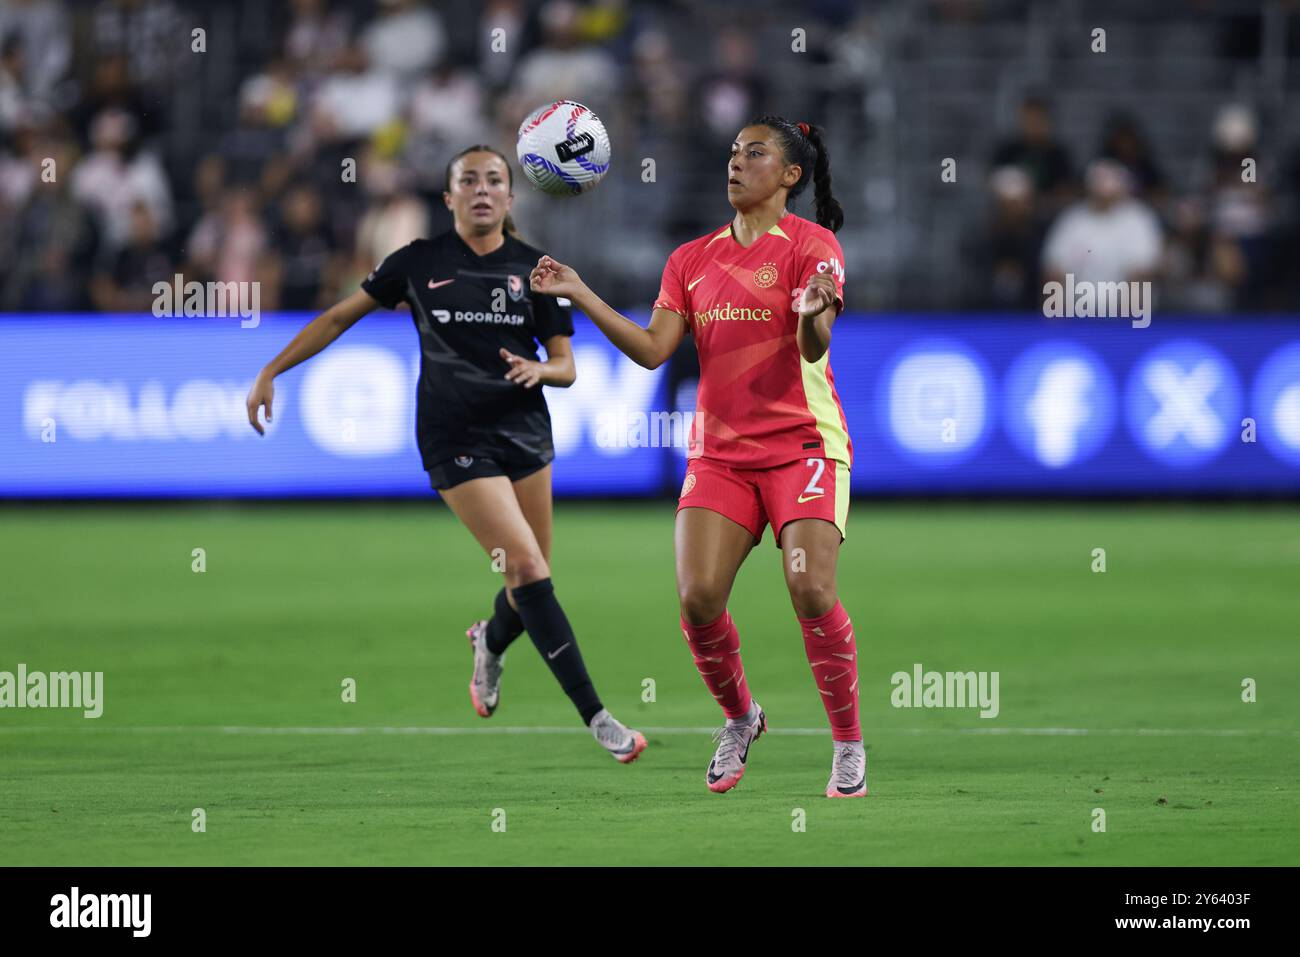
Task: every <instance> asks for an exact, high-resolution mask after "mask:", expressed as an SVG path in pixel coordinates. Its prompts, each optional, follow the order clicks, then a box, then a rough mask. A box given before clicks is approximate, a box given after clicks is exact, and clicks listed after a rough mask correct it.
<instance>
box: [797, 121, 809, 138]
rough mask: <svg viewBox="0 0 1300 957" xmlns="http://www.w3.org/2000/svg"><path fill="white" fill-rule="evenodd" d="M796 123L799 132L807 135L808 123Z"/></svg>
mask: <svg viewBox="0 0 1300 957" xmlns="http://www.w3.org/2000/svg"><path fill="white" fill-rule="evenodd" d="M797 125H798V127H799V132H801V133H803V135H804V136H807V135H808V124H807V123H799V124H797Z"/></svg>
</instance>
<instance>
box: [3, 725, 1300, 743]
mask: <svg viewBox="0 0 1300 957" xmlns="http://www.w3.org/2000/svg"><path fill="white" fill-rule="evenodd" d="M638 730H640V731H642V732H644V733H645V734H660V735H672V734H713V733H714V732H715V731H716V730H717V728H716V726H715V727H698V728H692V727H672V728H656V727H645V726H642V727H640V728H639V729H638ZM829 730H830V729H829V728H780V727H777V728H772V729H770V730H769V731H768V732H767V733H768V734H777V735H825V734H828V733H829ZM67 731H76V732H81V731H93V732H97V733H102V734H244V735H359V734H414V735H421V734H424V735H435V736H446V737H458V736H467V735H483V734H489V735H490V734H590V733H591V732H590V731H589V730H588V729H587V728H584V727H581V726H570V725H565V726H563V727H546V726H538V727H512V726H509V725H493V726H484V727H459V728H458V727H420V726H406V727H383V726H362V727H279V726H263V727H254V726H240V725H162V726H132V725H109V724H98V723H91V722H89V721H87V722H86V723H85V724H78V725H59V726H57V727H50V726H46V727H42V726H40V725H24V726H21V727H8V728H6V727H3V726H0V734H49V733H60V732H67ZM889 734H909V735H930V734H936V735H962V734H974V735H981V734H988V735H1013V736H1016V735H1020V736H1029V737H1032V736H1048V737H1054V736H1066V737H1088V736H1095V737H1138V738H1142V737H1157V738H1159V737H1168V738H1244V737H1259V736H1270V735H1272V736H1283V737H1300V729H1292V728H1003V727H987V728H982V727H977V728H877V729H869V730H868V731H867V733H866V737H867V739H868V740H870V739H871V738H872V737H875V736H878V735H889Z"/></svg>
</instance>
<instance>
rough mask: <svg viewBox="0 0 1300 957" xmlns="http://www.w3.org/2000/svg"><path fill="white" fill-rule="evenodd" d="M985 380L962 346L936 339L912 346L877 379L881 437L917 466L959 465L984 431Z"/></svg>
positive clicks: (978, 442)
mask: <svg viewBox="0 0 1300 957" xmlns="http://www.w3.org/2000/svg"><path fill="white" fill-rule="evenodd" d="M988 379H989V376H988V375H987V374H986V373H985V371H984V370H983V368H982V367H981V364H980V362H979V360H978V359H977V357H976V355H975V353H973V352H972V351H970V350H969V349H967V348H965V347H964V346H962V345H960V344H958V343H956V342H951V341H948V340H939V339H936V340H928V341H923V342H921V343H918V344H917V345H916V346H913V347H912V348H910V349H908V350H907V351H906V352H904V353H902V355H900V356H899V357H897V358H896V359H895V360H894V362H893V364H892V366H891V367H890V368H888V369H887V370H886V372H885V375H884V376H883V378H882V379H881V386H882V395H881V400H882V401H881V402H880V408H881V409H882V410H883V411H884V416H885V423H884V424H885V433H886V434H887V435H889V436H890V437H891V438H892V439H893V440H894V442H895V444H896V445H897V446H898V448H899V449H900V450H901V451H903V452H904V453H907V454H909V455H910V456H912V457H914V458H915V459H916V461H918V462H921V463H924V464H927V465H940V466H942V465H950V464H954V463H956V462H958V461H961V460H962V459H964V458H966V457H967V456H968V455H969V454H970V453H972V452H974V451H975V450H976V449H977V448H978V446H979V444H980V443H981V441H982V440H983V439H984V438H985V434H986V432H987V430H988V425H989V423H988V414H987V405H988V402H987V394H986V393H987V391H988V389H987V385H986V383H987V382H988Z"/></svg>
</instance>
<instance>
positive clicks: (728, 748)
mask: <svg viewBox="0 0 1300 957" xmlns="http://www.w3.org/2000/svg"><path fill="white" fill-rule="evenodd" d="M749 710H750V713H751V714H754V713H757V717H755V718H754V720H753V721H751V722H748V723H746V724H730V723H727V724H724V725H723V726H722V727H721V728H719V729H718V730H717V731H715V732H714V734H713V740H715V741H717V742H718V749H717V750H716V751H714V752H713V760H712V761H710V762H709V770H708V771H707V772H705V775H704V783H705V784H707V785H708V786H709V790H710V791H713V792H714V793H716V794H722V793H723V792H724V791H730V790H731V789H732V788H734V787H735V786H736V783H737V782H738V781H739V780H740V779H741V778H743V777H744V776H745V759H746V758H748V757H749V746H750V745H751V744H753V743H754V742H755V741H757V740H758V738H759V736H760V735H762V733H763V732H764V731H766V730H767V715H765V714H764V713H763V709H762V708H760V707H759V706H758V702H757V701H755V702H754V703H753V704H752V705H751V706H750V709H749Z"/></svg>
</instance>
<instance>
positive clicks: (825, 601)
mask: <svg viewBox="0 0 1300 957" xmlns="http://www.w3.org/2000/svg"><path fill="white" fill-rule="evenodd" d="M786 584H787V585H788V586H789V588H790V603H791V604H792V605H794V613H795V614H796V615H798V616H799V617H800V618H816V617H818V616H820V615H824V614H826V613H827V612H828V611H830V610H831V609H832V608H834V607H835V586H834V585H833V584H832V583H831V582H829V581H825V580H820V579H816V578H813V577H812V576H810V575H806V574H804V575H793V576H791V578H790V579H789V581H787V582H786Z"/></svg>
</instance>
